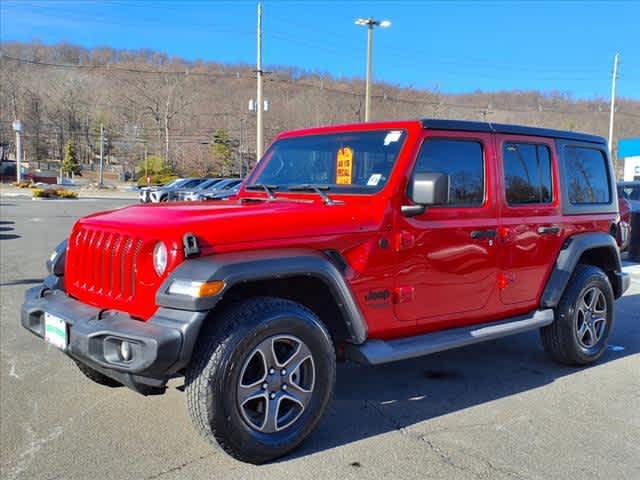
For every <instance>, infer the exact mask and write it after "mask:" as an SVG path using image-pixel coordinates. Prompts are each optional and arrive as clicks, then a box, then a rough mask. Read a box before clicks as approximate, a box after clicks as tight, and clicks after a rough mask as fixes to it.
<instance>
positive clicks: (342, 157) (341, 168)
mask: <svg viewBox="0 0 640 480" xmlns="http://www.w3.org/2000/svg"><path fill="white" fill-rule="evenodd" d="M352 173H353V150H351V149H350V148H349V147H344V148H341V149H340V150H338V158H337V159H336V185H351V182H352Z"/></svg>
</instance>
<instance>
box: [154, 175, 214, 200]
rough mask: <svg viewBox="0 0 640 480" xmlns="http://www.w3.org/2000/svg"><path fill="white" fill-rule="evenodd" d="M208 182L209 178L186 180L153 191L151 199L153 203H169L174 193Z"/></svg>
mask: <svg viewBox="0 0 640 480" xmlns="http://www.w3.org/2000/svg"><path fill="white" fill-rule="evenodd" d="M207 180H208V179H207V178H184V179H182V180H180V181H179V182H176V183H172V184H169V185H166V186H164V187H160V188H158V189H156V190H152V191H151V193H150V194H149V198H150V199H151V202H153V203H159V202H168V201H169V200H172V199H173V195H174V193H175V192H177V191H178V190H180V189H189V188H194V187H197V186H198V185H200V184H201V183H203V182H205V181H207Z"/></svg>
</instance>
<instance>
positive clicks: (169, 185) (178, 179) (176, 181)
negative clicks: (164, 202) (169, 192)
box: [164, 178, 184, 187]
mask: <svg viewBox="0 0 640 480" xmlns="http://www.w3.org/2000/svg"><path fill="white" fill-rule="evenodd" d="M183 181H184V179H182V178H176V179H174V180H171V181H170V182H169V183H165V184H164V186H165V187H173V186H174V185H178V184H179V183H180V182H183Z"/></svg>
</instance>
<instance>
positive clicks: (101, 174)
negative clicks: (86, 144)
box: [98, 123, 104, 186]
mask: <svg viewBox="0 0 640 480" xmlns="http://www.w3.org/2000/svg"><path fill="white" fill-rule="evenodd" d="M103 168H104V125H103V124H102V123H101V124H100V177H99V178H100V181H99V182H98V184H99V185H100V186H102V184H103V180H104V178H103V171H102V170H103Z"/></svg>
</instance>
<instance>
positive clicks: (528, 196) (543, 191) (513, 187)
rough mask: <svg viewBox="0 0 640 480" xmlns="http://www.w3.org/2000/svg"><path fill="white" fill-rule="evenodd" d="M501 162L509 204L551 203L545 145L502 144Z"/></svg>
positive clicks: (548, 165)
mask: <svg viewBox="0 0 640 480" xmlns="http://www.w3.org/2000/svg"><path fill="white" fill-rule="evenodd" d="M502 159H503V160H502V161H503V164H504V180H505V189H506V198H507V203H508V204H509V205H526V204H540V203H551V200H552V187H551V185H552V184H551V154H550V153H549V148H548V147H547V146H546V145H535V144H530V143H505V144H504V146H503V150H502Z"/></svg>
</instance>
